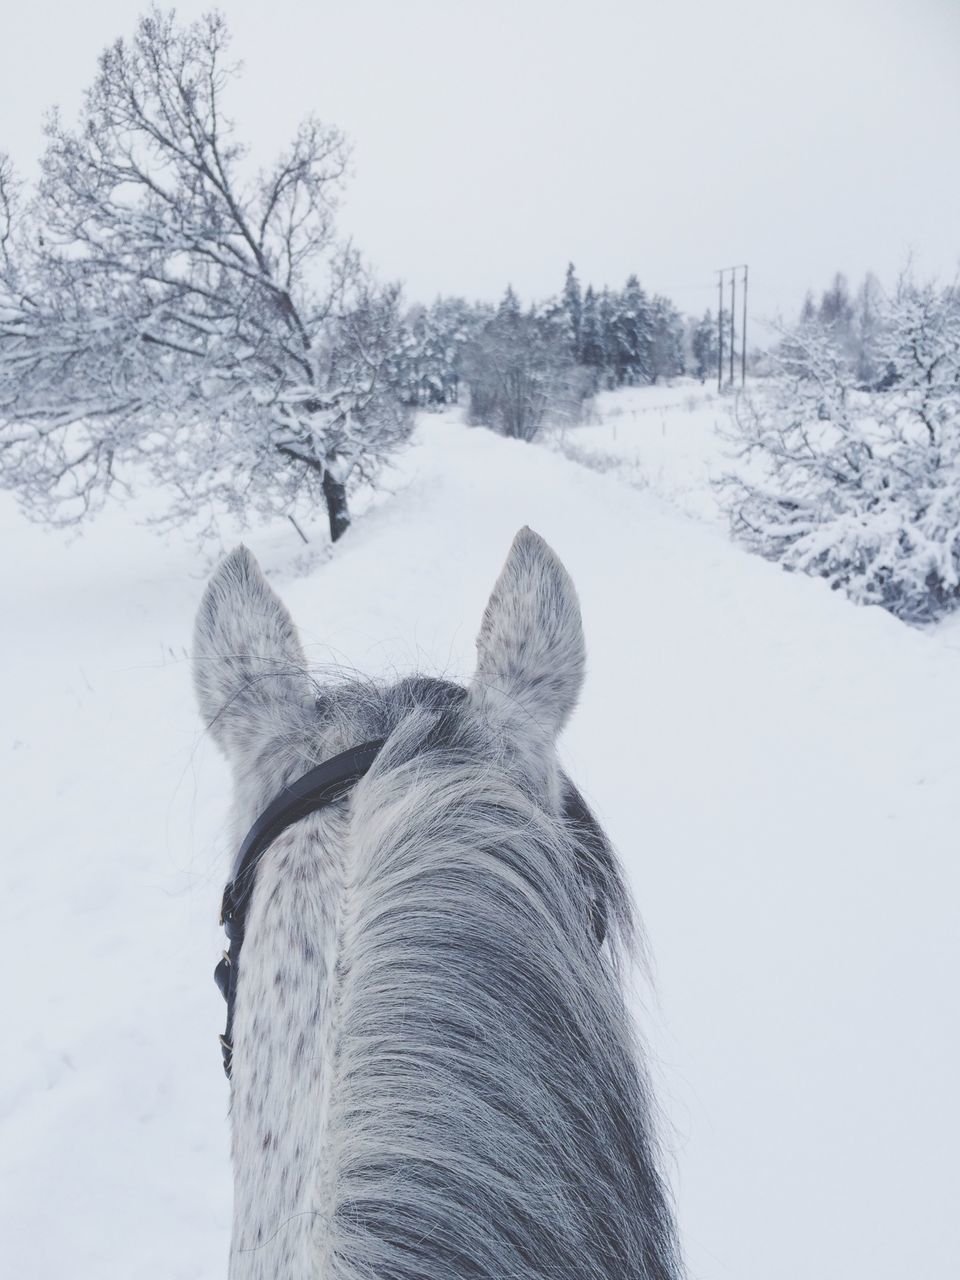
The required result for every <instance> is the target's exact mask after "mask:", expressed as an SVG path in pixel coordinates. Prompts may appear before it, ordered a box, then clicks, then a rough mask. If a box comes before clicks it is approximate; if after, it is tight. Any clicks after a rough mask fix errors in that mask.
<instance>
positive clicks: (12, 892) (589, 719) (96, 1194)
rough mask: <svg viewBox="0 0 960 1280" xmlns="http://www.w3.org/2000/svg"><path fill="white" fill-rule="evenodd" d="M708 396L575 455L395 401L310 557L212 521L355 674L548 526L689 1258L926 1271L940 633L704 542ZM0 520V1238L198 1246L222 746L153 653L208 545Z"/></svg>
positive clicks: (949, 1137) (886, 1272)
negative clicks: (380, 471)
mask: <svg viewBox="0 0 960 1280" xmlns="http://www.w3.org/2000/svg"><path fill="white" fill-rule="evenodd" d="M668 394H669V395H672V396H673V400H672V401H671V400H668V399H667V398H666V397H667V396H668ZM691 394H694V402H695V403H694V407H693V408H692V409H691V408H690V405H689V396H690V395H691ZM717 411H718V406H717V404H715V403H713V402H710V401H709V400H705V399H702V398H699V399H698V398H697V396H696V394H695V393H691V392H690V391H689V389H686V388H684V389H681V390H680V392H679V394H677V389H676V388H664V389H660V388H655V389H653V390H652V391H650V392H648V393H644V392H641V391H632V392H629V393H625V394H623V395H621V396H619V397H612V398H604V399H602V400H601V401H600V403H599V405H598V413H600V414H601V415H602V420H601V421H600V422H599V423H597V424H595V425H594V426H588V427H584V428H581V429H578V430H576V431H571V432H569V433H568V443H572V444H576V445H577V446H578V447H581V448H583V449H584V450H592V451H593V452H594V454H597V455H598V454H606V455H608V456H610V457H614V456H619V458H620V461H621V463H622V464H625V465H622V466H620V467H618V468H616V469H613V470H609V471H607V472H605V473H598V472H597V471H595V470H592V469H589V468H587V467H584V466H583V465H581V464H580V463H578V462H576V461H573V460H571V458H569V457H564V456H563V455H562V454H561V453H559V452H557V451H556V450H553V451H551V450H549V449H544V448H537V447H532V446H528V445H524V444H518V443H514V442H510V441H506V440H503V439H500V438H498V437H495V436H493V435H491V434H489V433H487V432H486V431H481V430H473V431H471V430H468V429H466V428H464V427H463V426H461V425H459V424H458V423H457V422H455V421H453V420H451V419H444V418H438V417H428V418H426V419H425V420H424V421H423V422H422V424H421V427H420V429H419V432H418V435H417V439H416V443H415V446H414V447H413V448H412V449H411V450H410V451H409V452H408V453H407V454H406V455H405V456H404V457H403V458H402V459H401V460H400V463H399V465H398V468H397V470H396V471H395V472H394V473H393V474H392V475H391V476H390V478H389V482H390V487H391V489H392V490H393V492H392V494H390V495H384V496H383V498H382V499H381V500H379V501H378V503H377V504H376V505H375V507H374V508H373V510H372V511H370V513H369V514H367V516H366V517H365V518H364V519H363V520H362V521H360V522H358V523H357V525H356V526H355V527H354V529H353V530H352V531H351V532H350V534H349V535H348V537H347V538H346V539H345V540H344V542H343V543H341V544H340V546H339V547H338V548H337V551H336V553H335V555H333V556H332V557H331V558H329V559H327V558H325V557H324V556H323V555H318V556H317V557H316V559H315V561H314V562H313V563H312V567H311V564H310V560H309V557H307V558H305V557H304V556H303V554H302V553H303V551H304V548H303V546H302V544H300V543H299V541H298V540H297V538H296V535H295V534H294V532H293V530H292V529H291V528H290V527H289V526H285V525H282V524H278V525H276V526H273V527H271V528H265V529H255V530H254V531H252V532H251V533H249V534H248V535H247V536H246V538H245V540H246V541H247V542H248V544H249V545H250V546H251V547H252V548H253V550H254V551H255V552H256V554H257V555H258V556H259V557H260V559H261V562H262V563H263V565H264V567H265V568H266V569H267V570H268V571H269V572H270V573H271V575H272V578H273V581H274V582H275V584H276V585H277V587H278V589H279V590H280V591H281V593H282V594H283V596H284V598H285V600H286V601H287V603H288V604H289V606H290V608H291V610H292V612H293V614H294V616H295V617H296V618H297V620H298V621H299V623H300V625H301V628H302V630H303V634H304V639H305V642H306V645H307V647H308V653H310V654H311V656H312V657H313V659H314V660H315V661H316V663H317V664H318V666H323V665H327V664H339V663H343V664H347V665H350V666H354V667H357V668H359V669H361V670H362V671H365V672H367V673H371V674H382V675H387V676H389V675H390V674H391V673H392V672H394V671H395V670H402V671H406V670H409V669H411V668H419V669H421V670H425V671H429V672H432V673H444V674H448V675H452V676H454V677H463V676H466V675H467V674H468V673H469V671H470V669H471V664H472V645H473V638H474V634H475V631H476V628H477V625H478V622H479V618H480V613H481V610H482V607H483V604H484V602H485V599H486V596H487V593H488V592H489V589H490V587H491V585H492V583H493V580H494V578H495V576H496V574H497V571H498V569H499V567H500V563H501V561H502V559H503V556H504V555H505V553H506V550H507V547H508V545H509V542H510V539H511V537H512V535H513V534H514V532H515V531H516V529H517V528H518V527H519V526H520V525H522V524H524V523H529V524H531V525H532V526H533V527H534V528H535V529H537V530H538V531H539V532H540V533H542V534H543V535H544V536H545V537H546V538H547V539H548V540H549V541H550V542H551V543H552V544H553V545H554V547H555V548H556V550H557V551H558V552H559V554H560V555H561V556H562V558H563V559H564V560H565V562H566V563H567V565H568V567H569V569H570V571H571V573H572V575H573V577H574V580H575V582H576V583H577V586H578V588H579V591H580V594H581V598H582V603H583V612H584V618H585V625H586V629H587V643H588V654H589V659H590V669H589V675H588V680H587V685H586V690H585V693H584V697H583V701H582V705H581V707H580V709H579V711H578V712H577V714H576V716H575V718H574V720H573V722H572V724H571V725H570V727H569V730H568V731H567V733H566V736H565V740H564V744H563V749H564V758H565V761H566V763H567V766H568V768H569V770H570V772H571V773H572V775H573V776H574V778H575V779H576V780H577V781H578V782H579V783H580V784H581V785H582V787H583V789H584V790H585V792H586V794H587V795H588V796H589V798H590V799H591V800H592V802H593V804H594V805H595V807H596V809H597V810H598V812H599V814H600V815H601V817H602V818H603V820H604V821H605V823H606V825H607V827H608V829H609V831H610V832H611V834H612V835H613V837H614V839H615V841H616V843H617V845H618V847H619V849H620V851H621V854H622V856H623V858H624V859H625V861H626V863H627V865H628V867H629V871H630V875H631V879H632V882H633V886H634V889H635V892H636V896H637V899H638V901H639V904H640V908H641V911H642V914H643V916H644V919H645V921H646V925H647V930H648V933H649V939H650V945H651V950H652V953H653V956H654V982H655V993H654V994H649V993H648V994H646V995H645V996H644V997H643V999H642V1000H641V1002H640V1003H641V1010H640V1017H641V1019H642V1021H643V1024H644V1029H645V1034H646V1036H647V1039H648V1041H649V1043H650V1045H651V1050H652V1054H653V1059H654V1074H655V1078H656V1083H657V1089H658V1093H659V1097H660V1099H661V1101H662V1103H663V1106H664V1109H665V1112H666V1127H665V1137H666V1145H667V1147H668V1150H669V1153H670V1168H671V1174H672V1176H673V1179H674V1183H675V1187H676V1194H677V1200H678V1207H679V1216H680V1219H681V1223H682V1227H683V1231H684V1238H685V1245H686V1251H687V1256H688V1260H689V1264H690V1272H691V1275H692V1276H693V1277H695V1278H696V1280H773V1278H776V1280H904V1278H905V1277H909V1278H911V1280H913V1278H914V1277H916V1278H917V1280H921V1278H922V1280H947V1278H948V1277H955V1276H956V1275H957V1273H958V1266H960V1218H958V1215H957V1212H956V1206H957V1203H958V1198H960V1176H958V1172H957V1162H956V1157H955V1152H956V1149H957V1145H958V1140H960V1134H958V1125H957V1119H958V1105H957V1096H956V1095H957V1089H956V1080H955V1077H956V1073H957V1062H958V1049H960V1033H958V1018H957V996H956V983H957V973H958V964H957V962H958V959H960V956H958V950H960V945H958V938H960V931H958V923H960V921H958V902H960V870H958V861H960V860H958V857H957V841H958V832H960V630H958V629H957V627H955V626H953V625H949V624H948V625H944V626H941V627H940V628H938V629H936V630H932V631H929V632H919V631H915V630H911V629H909V628H907V627H905V626H903V625H902V624H900V623H898V622H896V621H894V620H893V619H892V618H890V617H889V616H887V615H886V614H883V613H881V612H878V611H875V610H864V609H857V608H855V607H854V606H852V605H851V604H849V603H848V602H847V601H846V600H844V599H842V598H840V597H839V596H836V595H833V594H831V593H830V592H829V591H828V590H827V589H826V587H825V586H824V585H823V584H822V583H819V582H816V581H813V580H811V579H807V578H801V577H797V576H790V575H787V574H785V573H783V572H781V571H780V570H779V569H778V568H776V567H774V566H772V565H770V564H768V563H766V562H763V561H761V560H758V559H753V558H751V557H749V556H747V555H746V554H744V552H743V551H742V550H740V549H738V548H737V547H734V546H733V545H731V544H730V543H729V541H728V540H727V537H726V534H725V532H724V530H723V528H722V526H721V525H720V523H719V522H717V521H716V520H713V519H707V518H704V517H707V516H708V515H710V513H711V511H712V506H711V504H710V501H709V498H708V496H707V495H706V489H705V477H706V476H707V475H709V473H710V471H711V468H713V467H714V466H715V465H716V458H717V454H716V447H715V444H714V442H713V438H712V434H711V430H710V428H711V426H712V421H713V419H714V418H715V417H716V415H717ZM625 481H627V482H625ZM691 517H698V518H691ZM0 528H2V529H3V533H4V544H5V547H6V555H5V557H4V564H3V594H4V600H5V604H6V607H5V617H6V619H7V621H6V624H5V626H4V628H3V636H2V642H3V645H4V654H3V656H4V670H5V672H6V676H5V679H4V709H5V715H4V720H3V728H4V736H3V738H2V739H0V749H3V750H4V751H5V752H6V767H5V770H4V781H5V784H6V787H5V800H4V806H3V811H4V827H5V831H4V842H3V843H4V854H3V862H2V881H0V947H2V953H0V955H2V972H3V973H4V975H5V981H4V984H3V1012H2V1016H3V1025H4V1030H5V1042H6V1052H5V1053H4V1054H3V1055H2V1059H0V1240H2V1242H3V1243H2V1246H0V1255H2V1257H3V1273H4V1274H5V1275H9V1276H17V1277H31V1280H33V1278H36V1280H54V1278H56V1280H60V1278H61V1277H62V1276H64V1275H70V1276H73V1277H78V1278H83V1280H112V1278H113V1277H117V1278H118V1280H119V1278H120V1277H122V1278H123V1280H130V1278H131V1277H136V1278H137V1280H153V1278H156V1280H175V1278H179V1277H211V1278H213V1277H218V1276H222V1275H224V1274H225V1265H226V1253H227V1243H228V1235H229V1226H230V1177H229V1165H228V1145H227V1123H226V1111H227V1086H226V1082H225V1081H224V1079H223V1075H222V1072H221V1067H220V1054H219V1049H218V1046H217V1041H216V1035H217V1032H218V1031H219V1030H220V1029H221V1026H222V1021H223V1006H222V1002H221V1000H220V997H219V995H218V994H217V992H216V990H215V988H214V985H213V982H212V981H211V973H212V968H213V964H214V962H215V960H216V958H217V956H218V954H219V947H220V945H221V940H220V933H219V930H218V929H217V924H216V915H217V908H218V905H219V897H220V890H221V886H222V881H223V879H224V877H225V873H226V870H227V864H228V859H229V856H230V852H231V851H230V850H229V849H228V848H227V847H226V845H225V843H224V839H223V837H222V834H221V831H222V819H223V816H224V815H225V813H226V806H227V785H228V780H227V774H226V769H225V766H224V765H223V764H222V763H221V761H220V759H219V757H218V756H217V754H216V752H215V749H214V748H213V746H212V745H211V744H209V743H208V742H206V741H204V740H203V739H202V738H201V735H200V732H199V725H198V720H197V716H196V713H195V711H194V707H193V699H192V691H191V683H190V668H189V664H188V661H187V649H188V646H189V637H190V629H191V625H192V618H193V611H194V608H195V606H196V602H197V599H198V597H199V594H200V591H201V587H202V582H203V579H204V576H205V573H206V571H207V568H208V565H207V564H206V563H205V562H204V560H203V559H202V558H201V556H200V555H199V554H198V553H197V552H196V550H195V549H194V548H193V547H192V546H191V545H190V544H189V543H188V542H186V541H185V540H183V541H181V540H174V539H170V540H168V541H162V540H160V539H158V538H157V537H155V536H154V535H153V534H152V533H149V532H147V531H145V530H143V529H141V528H138V527H137V526H136V525H134V524H133V523H132V516H131V515H129V514H128V513H127V512H125V511H124V510H122V509H119V508H118V509H114V510H112V511H111V512H110V513H108V515H107V516H105V517H104V518H103V519H102V520H101V521H100V522H98V523H97V524H96V525H94V526H93V527H91V528H90V529H89V530H87V531H86V532H85V534H84V536H83V537H82V538H80V539H78V540H75V541H73V542H70V543H67V542H66V541H65V540H64V539H63V538H62V537H60V536H57V535H53V534H48V533H44V532H42V531H40V530H38V529H36V528H34V527H31V526H28V525H26V524H25V523H24V522H23V521H22V519H21V518H20V517H19V516H18V514H17V513H16V511H15V509H14V507H13V505H12V503H11V502H10V501H9V499H7V498H5V499H4V500H3V504H2V507H0Z"/></svg>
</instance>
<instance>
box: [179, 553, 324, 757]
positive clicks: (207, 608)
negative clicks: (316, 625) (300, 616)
mask: <svg viewBox="0 0 960 1280" xmlns="http://www.w3.org/2000/svg"><path fill="white" fill-rule="evenodd" d="M193 663H194V684H195V686H196V690H197V701H198V702H199V704H200V714H201V716H202V717H203V721H204V724H205V725H206V726H207V728H208V729H209V730H210V732H211V733H212V735H213V737H214V738H215V739H216V741H217V743H218V745H219V746H220V747H222V749H223V750H224V752H225V753H226V754H227V755H228V756H230V757H233V756H234V755H235V754H236V753H238V752H240V751H242V750H243V748H244V746H245V745H246V744H247V743H249V742H252V741H255V740H256V739H258V738H260V737H261V736H262V734H263V731H264V728H266V727H269V726H270V725H272V726H273V727H274V728H275V727H276V724H277V722H278V721H279V720H280V718H281V713H282V710H283V708H284V707H286V708H287V709H288V711H289V707H290V703H291V702H294V703H295V704H296V705H297V706H298V707H299V706H303V705H304V704H305V703H307V702H308V701H309V699H310V697H311V684H310V680H309V677H308V676H307V671H306V660H305V658H304V656H303V650H302V649H301V647H300V641H299V639H298V638H297V631H296V628H295V627H294V625H293V619H292V618H291V617H290V614H289V613H288V612H287V610H286V607H285V606H284V604H283V602H282V601H281V600H280V598H279V596H277V595H276V593H275V592H274V591H273V590H272V589H271V587H270V585H269V583H268V582H267V580H266V578H265V577H264V576H263V573H262V572H261V569H260V566H259V565H258V564H257V561H256V559H255V558H254V556H253V555H252V554H251V553H250V552H249V551H248V550H247V548H246V547H244V546H240V547H237V548H236V549H235V550H234V551H231V552H230V554H229V555H228V556H227V557H226V558H225V559H224V560H222V561H221V562H220V564H219V565H218V566H217V569H216V571H215V572H214V574H213V577H212V578H211V579H210V581H209V583H208V584H207V589H206V591H205V592H204V594H203V599H202V600H201V601H200V608H199V610H198V612H197V621H196V625H195V627H194V633H193ZM265 722H266V723H265Z"/></svg>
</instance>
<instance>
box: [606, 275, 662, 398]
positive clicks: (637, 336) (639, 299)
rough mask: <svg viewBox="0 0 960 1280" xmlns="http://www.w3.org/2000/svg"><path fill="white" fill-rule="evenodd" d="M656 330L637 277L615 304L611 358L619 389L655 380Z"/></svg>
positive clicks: (632, 277) (627, 285) (625, 288)
mask: <svg viewBox="0 0 960 1280" xmlns="http://www.w3.org/2000/svg"><path fill="white" fill-rule="evenodd" d="M652 344H653V326H652V318H651V309H650V301H649V299H648V298H647V295H646V293H645V292H644V290H643V288H642V287H641V285H640V281H639V280H638V279H637V277H636V276H635V275H631V276H629V277H628V278H627V282H626V284H625V285H624V287H623V292H622V293H621V294H620V295H619V297H618V298H617V300H616V305H615V314H614V322H613V343H612V354H613V363H614V372H615V375H616V380H617V383H618V385H619V384H621V383H624V382H630V383H638V382H650V381H652V378H653V353H652Z"/></svg>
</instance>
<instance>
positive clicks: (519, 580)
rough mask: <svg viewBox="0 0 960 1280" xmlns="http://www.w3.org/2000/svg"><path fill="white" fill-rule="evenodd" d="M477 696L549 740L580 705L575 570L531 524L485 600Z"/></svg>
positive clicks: (579, 635)
mask: <svg viewBox="0 0 960 1280" xmlns="http://www.w3.org/2000/svg"><path fill="white" fill-rule="evenodd" d="M477 654H478V660H477V674H476V677H475V679H474V683H473V689H472V696H473V697H474V699H476V700H479V701H481V702H483V703H485V704H486V705H487V706H488V707H491V709H493V708H495V709H496V710H498V711H499V712H500V713H501V714H506V715H507V716H509V717H510V718H511V719H514V720H516V722H517V727H518V728H521V729H522V728H523V727H524V726H525V725H526V726H529V727H532V728H535V729H536V730H537V731H538V733H539V734H541V735H543V736H545V737H546V738H548V739H549V740H550V741H551V742H552V740H553V739H554V738H555V737H556V736H557V734H558V733H559V732H560V730H561V729H562V728H563V725H564V724H565V722H566V720H567V718H568V717H569V715H570V712H571V711H572V710H573V708H574V707H575V706H576V703H577V698H578V697H579V696H580V689H581V686H582V685H583V672H584V663H585V651H584V644H583V626H582V624H581V621H580V603H579V601H578V600H577V593H576V591H575V589H574V586H573V583H572V582H571V581H570V575H569V574H568V573H567V571H566V569H565V568H564V567H563V565H562V564H561V563H560V561H559V560H558V559H557V557H556V555H554V553H553V551H551V549H550V548H549V547H548V546H547V544H546V543H545V542H544V540H543V539H542V538H541V537H539V535H538V534H536V533H534V532H533V530H532V529H526V528H524V529H521V530H520V532H519V533H518V534H517V536H516V538H514V540H513V546H512V547H511V548H510V554H509V555H508V556H507V562H506V564H505V565H504V566H503V570H502V572H501V574H500V577H499V578H498V579H497V583H496V586H495V587H494V588H493V594H492V595H491V597H490V600H489V602H488V603H487V608H486V611H485V613H484V615H483V623H482V625H481V627H480V635H479V637H478V639H477Z"/></svg>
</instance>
